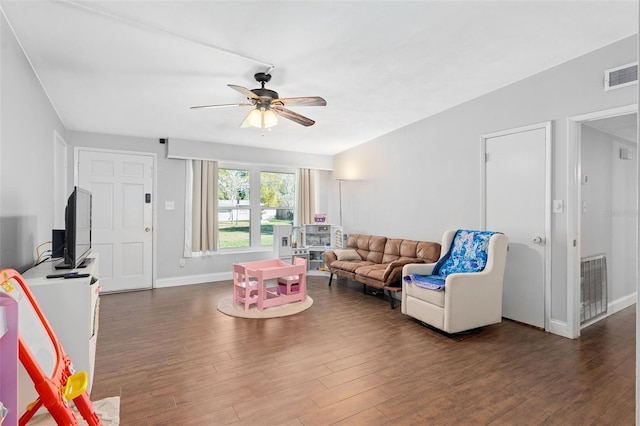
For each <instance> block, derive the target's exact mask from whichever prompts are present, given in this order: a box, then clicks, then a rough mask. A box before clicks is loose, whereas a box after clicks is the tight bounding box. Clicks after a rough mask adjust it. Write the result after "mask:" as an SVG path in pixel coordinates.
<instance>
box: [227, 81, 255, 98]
mask: <svg viewBox="0 0 640 426" xmlns="http://www.w3.org/2000/svg"><path fill="white" fill-rule="evenodd" d="M227 86H229V87H231V88H232V89H233V90H236V91H238V92H240V93H242V94H243V95H245V96H246V97H247V98H249V99H255V100H256V101H262V98H261V97H260V96H258V95H256V94H255V93H253V92H252V91H251V90H249V89H247V88H246V87H242V86H236V85H235V84H227Z"/></svg>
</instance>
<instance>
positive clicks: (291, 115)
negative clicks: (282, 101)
mask: <svg viewBox="0 0 640 426" xmlns="http://www.w3.org/2000/svg"><path fill="white" fill-rule="evenodd" d="M271 109H272V110H274V111H275V112H276V113H277V114H278V115H279V116H281V117H284V118H288V119H289V120H291V121H295V122H296V123H298V124H302V125H303V126H313V125H314V123H315V121H313V120H312V119H310V118H307V117H305V116H303V115H300V114H298V113H297V112H293V111H291V110H290V109H286V108H283V107H281V106H279V105H272V106H271Z"/></svg>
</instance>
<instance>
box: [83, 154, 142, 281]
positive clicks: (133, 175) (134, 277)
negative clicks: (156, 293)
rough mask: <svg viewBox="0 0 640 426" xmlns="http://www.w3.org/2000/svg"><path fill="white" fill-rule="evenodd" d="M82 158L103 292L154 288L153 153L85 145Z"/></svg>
mask: <svg viewBox="0 0 640 426" xmlns="http://www.w3.org/2000/svg"><path fill="white" fill-rule="evenodd" d="M77 161H78V167H77V169H76V170H77V171H78V180H77V181H78V186H80V187H82V188H85V189H87V190H89V191H91V192H92V194H93V207H92V234H91V239H92V251H94V252H97V253H98V256H99V261H100V282H101V284H102V287H103V291H106V292H114V291H125V290H137V289H146V288H151V286H152V259H153V256H152V247H153V232H152V229H151V227H152V221H153V208H152V206H153V203H152V202H151V193H152V188H153V161H154V159H153V156H149V155H143V154H140V155H138V154H123V153H114V152H105V151H92V150H88V149H80V150H78V156H77Z"/></svg>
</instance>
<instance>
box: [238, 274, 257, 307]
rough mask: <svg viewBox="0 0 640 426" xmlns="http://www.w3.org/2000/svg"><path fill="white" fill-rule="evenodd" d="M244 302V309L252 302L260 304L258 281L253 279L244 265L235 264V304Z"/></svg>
mask: <svg viewBox="0 0 640 426" xmlns="http://www.w3.org/2000/svg"><path fill="white" fill-rule="evenodd" d="M238 302H242V303H244V310H245V311H246V310H248V309H249V305H251V304H252V303H255V304H256V305H257V304H258V281H256V280H252V279H251V277H249V275H248V274H247V270H246V268H245V267H244V266H242V265H239V264H237V263H234V264H233V305H234V306H235V305H236V303H238Z"/></svg>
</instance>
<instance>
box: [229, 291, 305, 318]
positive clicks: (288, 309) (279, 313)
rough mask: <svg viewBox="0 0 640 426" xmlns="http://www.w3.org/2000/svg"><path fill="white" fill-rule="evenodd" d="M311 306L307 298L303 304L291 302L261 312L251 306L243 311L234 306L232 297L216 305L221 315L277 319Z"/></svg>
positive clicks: (238, 306) (242, 306) (239, 307)
mask: <svg viewBox="0 0 640 426" xmlns="http://www.w3.org/2000/svg"><path fill="white" fill-rule="evenodd" d="M311 305H313V299H312V298H311V297H309V296H307V299H306V300H305V301H304V302H293V303H287V304H285V305H280V306H272V307H270V308H264V309H263V310H262V311H260V310H258V307H257V306H256V305H251V306H250V307H249V309H247V310H246V311H245V310H244V305H242V304H240V303H238V304H236V306H234V305H233V297H229V298H227V299H222V300H221V301H220V302H219V303H218V310H219V311H220V312H222V313H223V314H226V315H229V316H232V317H238V318H278V317H286V316H289V315H295V314H298V313H300V312H302V311H304V310H306V309H309V308H310V307H311Z"/></svg>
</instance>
